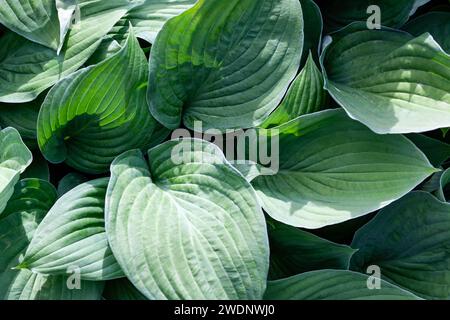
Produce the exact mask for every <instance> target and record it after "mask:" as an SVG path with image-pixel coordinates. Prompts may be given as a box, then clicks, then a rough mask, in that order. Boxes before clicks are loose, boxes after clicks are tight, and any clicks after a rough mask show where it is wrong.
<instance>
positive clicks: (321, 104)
mask: <svg viewBox="0 0 450 320" xmlns="http://www.w3.org/2000/svg"><path fill="white" fill-rule="evenodd" d="M323 84H324V83H323V76H322V73H321V72H320V71H319V69H318V68H317V66H316V64H315V62H314V59H313V56H312V54H311V53H310V54H309V56H308V59H307V61H306V65H305V66H304V68H303V70H302V71H301V72H300V74H299V75H298V76H297V78H296V79H295V80H294V82H292V84H291V87H290V88H289V90H288V92H287V95H286V97H284V99H283V101H282V103H281V105H280V106H279V107H278V108H276V109H275V111H274V112H273V113H272V114H271V115H270V116H269V118H268V119H267V120H266V121H264V123H263V124H262V125H261V126H262V127H264V128H269V127H274V126H277V125H280V124H283V123H285V122H288V121H290V120H293V119H295V118H297V117H299V116H301V115H304V114H308V113H313V112H317V111H320V110H322V109H324V108H325V104H326V92H325V90H324V89H323Z"/></svg>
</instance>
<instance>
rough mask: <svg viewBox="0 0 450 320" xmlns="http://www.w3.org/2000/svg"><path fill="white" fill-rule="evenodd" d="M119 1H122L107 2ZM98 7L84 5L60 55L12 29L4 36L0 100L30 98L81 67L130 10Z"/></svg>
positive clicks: (92, 4) (1, 51)
mask: <svg viewBox="0 0 450 320" xmlns="http://www.w3.org/2000/svg"><path fill="white" fill-rule="evenodd" d="M117 1H119V2H120V0H116V1H108V2H110V3H115V2H117ZM123 1H124V0H123ZM103 2H106V1H103ZM97 6H98V4H97V2H93V3H91V4H89V3H88V4H86V5H85V6H83V7H82V9H81V19H80V21H79V22H78V23H77V24H76V25H75V26H73V28H72V29H71V30H70V31H69V32H68V35H67V39H66V41H65V43H64V46H63V48H62V51H61V52H60V53H59V55H58V53H57V52H56V51H55V50H53V49H50V48H47V47H45V46H42V45H39V44H37V43H34V42H31V41H28V40H26V39H24V38H22V37H20V36H18V35H16V34H14V33H12V32H10V33H8V34H6V35H5V36H3V37H2V45H1V46H0V102H11V103H19V102H27V101H31V100H33V99H35V98H36V97H37V96H38V95H39V94H40V93H41V92H43V91H45V90H46V89H47V88H50V87H51V86H52V85H54V84H55V83H56V82H57V81H59V80H60V79H61V78H64V77H66V76H68V75H69V74H71V73H73V72H75V71H76V70H77V69H78V68H80V67H81V66H82V65H83V64H84V63H85V62H86V60H87V59H88V58H89V57H90V56H91V54H92V53H94V51H95V50H96V49H97V47H98V45H99V44H100V42H101V39H102V37H103V36H104V35H105V34H107V33H108V32H109V31H110V30H111V28H112V27H113V26H114V24H115V23H116V22H117V21H118V20H119V19H120V18H121V17H122V16H123V15H124V14H125V13H126V12H127V7H126V6H124V5H120V6H116V7H115V8H111V9H109V10H106V11H99V12H98V10H97V9H98V8H97ZM94 9H95V10H94Z"/></svg>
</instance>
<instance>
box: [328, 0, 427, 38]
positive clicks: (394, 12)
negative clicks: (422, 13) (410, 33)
mask: <svg viewBox="0 0 450 320" xmlns="http://www.w3.org/2000/svg"><path fill="white" fill-rule="evenodd" d="M429 1H430V0H357V1H355V0H325V1H323V5H322V6H321V7H322V12H323V14H324V16H325V17H324V18H325V22H326V28H327V31H328V32H330V31H333V30H338V29H340V28H342V27H345V26H346V25H348V24H349V23H351V22H353V21H367V20H368V19H369V18H370V16H372V15H373V13H374V12H373V11H371V12H370V13H367V11H368V8H369V6H373V5H376V6H378V7H379V8H380V19H381V21H380V22H381V25H383V26H386V27H395V28H398V27H401V26H402V25H403V24H404V23H405V22H406V21H407V20H408V19H409V17H410V16H411V15H412V14H413V13H414V12H415V11H416V10H417V8H418V7H420V6H422V5H424V4H425V3H427V2H429Z"/></svg>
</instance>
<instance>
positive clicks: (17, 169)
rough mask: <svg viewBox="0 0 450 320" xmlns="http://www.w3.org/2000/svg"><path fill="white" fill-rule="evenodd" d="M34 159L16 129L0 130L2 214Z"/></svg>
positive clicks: (0, 211) (0, 207)
mask: <svg viewBox="0 0 450 320" xmlns="http://www.w3.org/2000/svg"><path fill="white" fill-rule="evenodd" d="M32 158H33V156H32V154H31V152H30V150H28V148H27V147H26V146H25V144H24V143H23V141H22V138H21V137H20V134H19V132H17V130H16V129H14V128H6V129H3V130H0V214H1V213H2V211H3V210H4V209H5V207H6V204H7V202H8V200H9V198H10V197H11V196H12V194H13V192H14V185H15V184H16V183H17V182H18V181H19V177H20V174H21V173H22V172H24V171H25V169H26V168H27V167H28V166H29V165H30V163H31V161H32Z"/></svg>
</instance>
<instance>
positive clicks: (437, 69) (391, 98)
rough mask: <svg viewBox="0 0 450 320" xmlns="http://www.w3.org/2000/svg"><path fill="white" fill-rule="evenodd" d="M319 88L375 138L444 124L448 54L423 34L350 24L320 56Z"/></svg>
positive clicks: (447, 118) (448, 108) (449, 106)
mask: <svg viewBox="0 0 450 320" xmlns="http://www.w3.org/2000/svg"><path fill="white" fill-rule="evenodd" d="M321 59H322V65H323V71H324V76H325V86H326V89H327V90H328V91H329V92H330V94H331V95H332V96H333V98H334V99H335V100H336V101H337V102H338V103H339V104H340V105H341V106H342V107H343V108H344V109H345V110H346V111H347V113H348V114H349V115H350V117H352V118H354V119H356V120H358V121H360V122H362V123H364V124H365V125H367V126H368V127H369V128H371V129H372V130H373V131H375V132H377V133H410V132H423V131H429V130H433V129H437V128H442V127H448V126H449V125H450V92H449V90H448V88H450V55H449V54H447V53H445V52H444V51H443V50H442V48H441V47H440V46H439V45H438V44H437V43H436V42H435V40H434V39H433V38H432V37H431V36H430V35H429V34H423V35H421V36H419V37H417V38H413V37H412V36H411V35H409V34H408V33H406V32H402V31H396V30H393V29H386V28H383V29H382V30H368V29H367V27H366V26H365V24H363V23H354V24H352V25H350V26H348V27H346V28H345V29H343V30H341V31H339V32H337V33H335V34H333V35H332V41H331V40H330V39H328V45H327V46H326V48H325V50H324V52H323V53H322V58H321Z"/></svg>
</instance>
